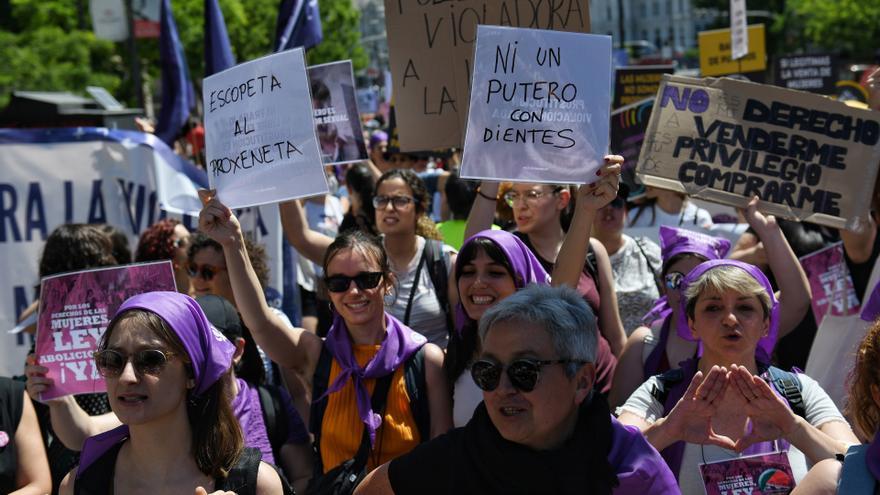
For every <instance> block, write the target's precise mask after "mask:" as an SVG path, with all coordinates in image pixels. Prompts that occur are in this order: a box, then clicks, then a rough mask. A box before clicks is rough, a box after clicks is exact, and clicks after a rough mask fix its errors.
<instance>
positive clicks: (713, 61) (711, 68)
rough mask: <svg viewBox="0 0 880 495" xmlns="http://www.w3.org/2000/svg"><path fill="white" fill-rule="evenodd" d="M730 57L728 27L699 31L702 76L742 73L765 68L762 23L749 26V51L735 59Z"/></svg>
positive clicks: (765, 49)
mask: <svg viewBox="0 0 880 495" xmlns="http://www.w3.org/2000/svg"><path fill="white" fill-rule="evenodd" d="M730 57H731V50H730V29H715V30H712V31H702V32H701V33H700V73H701V74H702V75H703V76H725V75H728V74H742V73H746V72H758V71H762V70H764V69H766V68H767V45H766V44H765V34H764V25H763V24H755V25H752V26H749V53H747V54H746V55H745V56H744V57H742V58H740V59H737V60H732V59H731V58H730Z"/></svg>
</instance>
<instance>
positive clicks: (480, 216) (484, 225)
mask: <svg viewBox="0 0 880 495" xmlns="http://www.w3.org/2000/svg"><path fill="white" fill-rule="evenodd" d="M499 185H500V184H498V183H497V182H493V181H488V180H484V181H483V182H482V183H480V191H479V193H477V197H476V199H474V204H473V206H471V213H470V214H469V215H468V219H467V227H466V228H465V230H464V238H465V239H469V238H470V237H471V236H473V235H474V234H478V233H480V232H482V231H484V230H486V229H489V228H491V227H492V222H493V221H495V205H496V204H497V201H498V200H497V199H495V200H493V199H492V198H497V197H498V188H499Z"/></svg>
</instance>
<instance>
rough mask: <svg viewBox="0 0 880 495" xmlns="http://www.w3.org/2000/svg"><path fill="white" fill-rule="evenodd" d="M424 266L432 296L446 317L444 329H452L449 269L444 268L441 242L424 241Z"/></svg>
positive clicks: (444, 258)
mask: <svg viewBox="0 0 880 495" xmlns="http://www.w3.org/2000/svg"><path fill="white" fill-rule="evenodd" d="M425 265H427V267H428V274H429V275H430V276H431V284H432V285H433V286H434V294H435V295H436V296H437V301H438V302H439V303H440V309H442V310H443V313H444V314H445V315H446V328H447V329H449V330H451V329H452V328H454V325H453V323H452V316H451V315H452V311H451V309H452V308H450V307H449V267H448V266H446V256H444V255H443V242H441V241H438V240H436V239H425Z"/></svg>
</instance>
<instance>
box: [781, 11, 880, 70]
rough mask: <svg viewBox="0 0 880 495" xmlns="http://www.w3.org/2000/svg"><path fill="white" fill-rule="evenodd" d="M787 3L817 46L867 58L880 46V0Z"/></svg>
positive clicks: (809, 39) (859, 57)
mask: <svg viewBox="0 0 880 495" xmlns="http://www.w3.org/2000/svg"><path fill="white" fill-rule="evenodd" d="M787 6H788V9H789V12H790V13H791V15H793V16H795V17H797V18H798V19H799V20H800V22H801V23H802V25H803V33H804V36H805V37H806V39H807V40H808V41H810V42H811V43H813V44H815V45H816V46H819V47H821V48H823V49H825V50H829V51H839V52H841V53H843V54H844V55H845V56H848V57H849V58H852V59H855V60H865V61H871V60H873V59H874V55H875V53H876V51H877V49H878V48H880V46H878V40H880V0H788V5H787Z"/></svg>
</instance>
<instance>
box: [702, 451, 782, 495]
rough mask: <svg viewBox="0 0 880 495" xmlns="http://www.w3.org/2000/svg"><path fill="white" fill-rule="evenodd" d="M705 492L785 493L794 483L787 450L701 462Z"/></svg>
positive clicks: (721, 494) (720, 494)
mask: <svg viewBox="0 0 880 495" xmlns="http://www.w3.org/2000/svg"><path fill="white" fill-rule="evenodd" d="M700 475H702V477H703V483H704V484H705V486H706V495H728V494H730V495H732V494H740V493H742V494H746V493H749V494H751V493H766V494H773V495H785V494H787V493H790V492H791V491H792V490H793V489H794V487H795V481H794V474H793V473H792V470H791V463H790V462H789V460H788V453H787V452H772V453H769V454H758V455H752V456H743V457H736V458H733V459H726V460H723V461H716V462H709V463H705V464H700Z"/></svg>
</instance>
